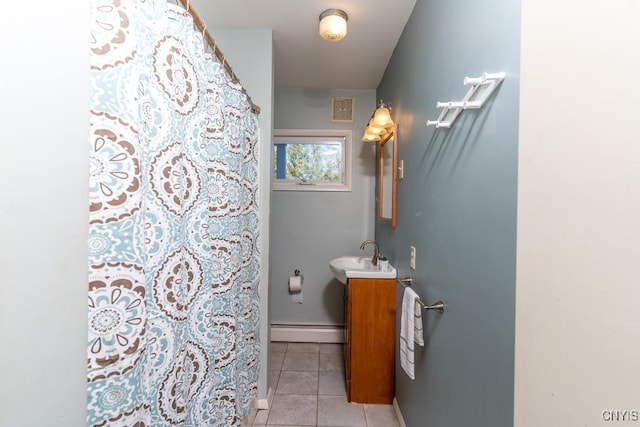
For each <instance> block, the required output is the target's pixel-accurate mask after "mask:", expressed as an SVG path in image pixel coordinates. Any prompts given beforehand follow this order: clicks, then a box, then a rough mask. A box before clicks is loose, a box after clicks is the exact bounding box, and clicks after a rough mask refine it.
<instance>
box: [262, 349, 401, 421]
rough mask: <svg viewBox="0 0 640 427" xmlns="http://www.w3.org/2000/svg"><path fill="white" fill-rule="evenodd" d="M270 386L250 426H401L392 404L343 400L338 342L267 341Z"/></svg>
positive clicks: (341, 364)
mask: <svg viewBox="0 0 640 427" xmlns="http://www.w3.org/2000/svg"><path fill="white" fill-rule="evenodd" d="M271 387H273V388H274V390H275V393H274V397H273V401H272V403H271V408H270V409H269V410H261V411H258V414H257V415H256V418H255V420H254V422H253V425H254V426H271V427H277V426H288V427H302V426H318V427H329V426H331V427H399V424H398V420H397V418H396V415H395V412H394V410H393V405H369V404H360V403H349V402H347V390H346V383H345V374H344V358H343V347H342V344H324V343H320V344H318V343H283V342H274V343H271Z"/></svg>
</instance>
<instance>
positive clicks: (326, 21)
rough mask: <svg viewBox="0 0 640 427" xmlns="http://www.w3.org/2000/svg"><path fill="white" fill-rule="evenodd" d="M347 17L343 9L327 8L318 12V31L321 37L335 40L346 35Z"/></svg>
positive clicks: (331, 40)
mask: <svg viewBox="0 0 640 427" xmlns="http://www.w3.org/2000/svg"><path fill="white" fill-rule="evenodd" d="M348 19H349V17H348V16H347V13H346V12H345V11H344V10H340V9H327V10H325V11H324V12H322V13H321V14H320V29H319V30H318V32H319V33H320V36H322V38H323V39H325V40H328V41H330V42H337V41H340V40H342V39H343V38H345V37H346V36H347V20H348Z"/></svg>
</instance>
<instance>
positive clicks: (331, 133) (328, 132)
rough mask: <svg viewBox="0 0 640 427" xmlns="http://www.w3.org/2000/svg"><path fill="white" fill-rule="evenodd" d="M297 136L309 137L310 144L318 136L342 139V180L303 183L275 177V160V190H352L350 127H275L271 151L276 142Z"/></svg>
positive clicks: (273, 175) (272, 173) (298, 137)
mask: <svg viewBox="0 0 640 427" xmlns="http://www.w3.org/2000/svg"><path fill="white" fill-rule="evenodd" d="M292 137H293V138H296V139H300V140H302V141H301V143H304V142H303V141H304V139H305V138H307V139H309V141H308V142H307V143H308V144H313V143H317V139H318V138H322V137H327V138H330V139H331V140H332V141H334V140H336V141H337V140H338V139H341V141H338V142H340V143H341V144H343V146H342V153H343V159H342V161H343V162H342V165H343V168H342V175H343V177H342V180H341V182H337V183H327V182H313V181H311V182H310V183H308V184H303V183H301V182H300V181H293V180H279V179H276V178H275V171H274V169H273V167H274V166H273V161H272V162H271V166H270V167H271V182H272V183H271V189H272V190H274V191H351V173H352V164H351V158H352V151H353V147H352V145H353V142H352V132H351V130H349V129H274V132H273V138H272V141H271V147H270V148H271V152H272V153H273V150H274V147H275V146H276V144H278V143H279V142H281V140H282V139H283V138H292Z"/></svg>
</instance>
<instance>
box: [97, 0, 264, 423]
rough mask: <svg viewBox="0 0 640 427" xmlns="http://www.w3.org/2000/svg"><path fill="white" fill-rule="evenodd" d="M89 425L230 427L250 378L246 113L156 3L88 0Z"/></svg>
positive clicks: (252, 277)
mask: <svg viewBox="0 0 640 427" xmlns="http://www.w3.org/2000/svg"><path fill="white" fill-rule="evenodd" d="M91 17H92V22H91V40H90V51H91V54H90V61H91V100H90V113H89V114H90V120H91V125H90V132H91V135H90V169H89V174H90V177H89V182H90V217H89V290H88V330H89V334H88V342H87V365H88V370H87V399H88V407H87V425H88V426H109V427H115V426H140V427H141V426H154V427H155V426H205V425H207V426H225V427H226V426H238V425H240V423H241V421H242V418H243V417H244V416H246V415H247V414H248V412H249V409H250V401H251V399H252V398H253V397H255V395H256V391H257V381H258V365H259V363H258V358H259V344H258V335H257V334H258V322H259V313H258V293H257V287H258V277H259V276H258V272H259V268H260V263H259V253H258V241H257V237H258V236H257V230H258V221H259V216H258V211H257V206H256V197H257V184H256V182H257V179H258V173H257V172H258V171H257V153H256V150H257V148H258V145H257V138H258V136H257V135H258V126H257V116H256V114H255V113H253V112H252V111H251V108H250V103H249V101H248V98H247V96H246V95H245V93H244V92H243V91H242V88H241V87H240V86H239V85H238V84H236V83H234V82H232V81H231V80H230V78H229V77H228V75H227V73H226V72H225V70H224V68H223V67H222V66H221V64H220V63H219V62H218V60H217V59H215V58H213V57H212V55H210V54H208V53H207V51H206V49H205V46H204V42H203V37H202V35H201V34H200V32H199V31H194V27H193V20H192V18H191V17H190V15H189V14H188V13H187V12H186V11H185V10H184V9H182V8H180V7H178V6H175V5H171V4H167V3H166V0H92V2H91Z"/></svg>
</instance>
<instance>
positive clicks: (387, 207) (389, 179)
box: [378, 129, 398, 227]
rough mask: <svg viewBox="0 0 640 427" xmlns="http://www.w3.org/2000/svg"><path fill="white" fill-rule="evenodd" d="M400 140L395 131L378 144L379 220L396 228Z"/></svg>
mask: <svg viewBox="0 0 640 427" xmlns="http://www.w3.org/2000/svg"><path fill="white" fill-rule="evenodd" d="M397 157H398V138H397V132H396V130H395V129H392V130H391V131H390V132H389V134H388V135H386V136H385V137H384V138H383V139H381V140H380V142H378V220H379V221H381V222H384V223H387V224H389V225H391V227H395V226H396V221H397V216H396V204H397V203H396V201H397V197H398V191H397V190H398V163H397V162H398V160H397Z"/></svg>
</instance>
